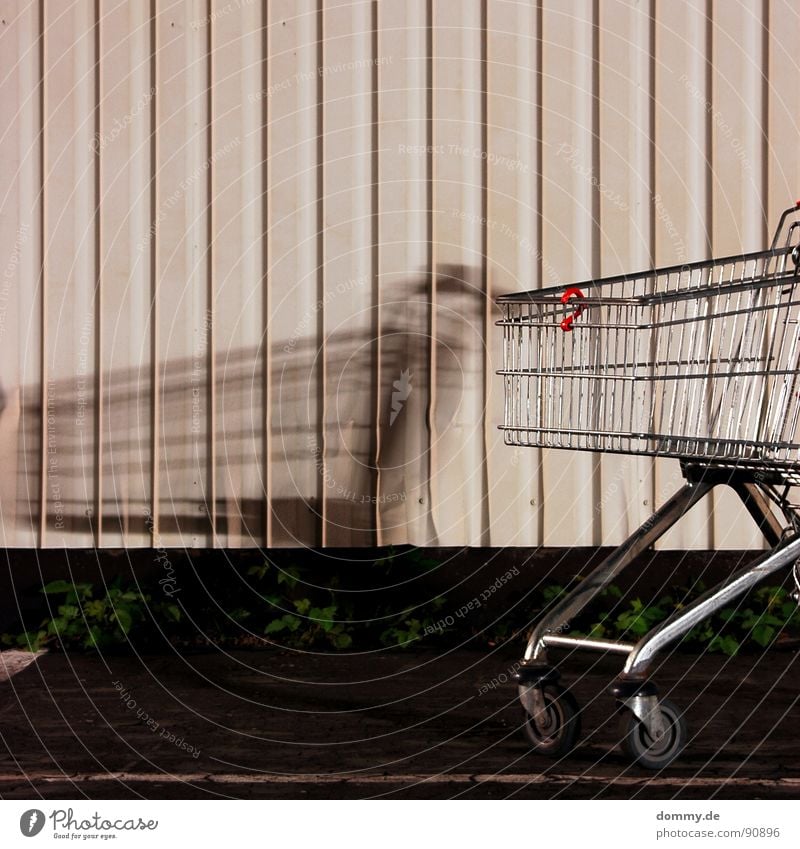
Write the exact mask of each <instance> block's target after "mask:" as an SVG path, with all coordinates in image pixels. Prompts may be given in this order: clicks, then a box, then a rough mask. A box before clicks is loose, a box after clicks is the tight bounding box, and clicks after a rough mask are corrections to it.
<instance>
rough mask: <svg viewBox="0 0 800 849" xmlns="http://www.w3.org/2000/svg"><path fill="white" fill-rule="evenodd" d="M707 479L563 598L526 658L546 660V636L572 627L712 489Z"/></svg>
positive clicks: (681, 493)
mask: <svg viewBox="0 0 800 849" xmlns="http://www.w3.org/2000/svg"><path fill="white" fill-rule="evenodd" d="M712 488H713V484H708V483H704V482H699V483H687V484H684V485H683V486H682V487H681V489H679V490H678V492H676V493H675V495H673V496H672V498H670V499H669V501H667V502H666V503H665V504H664V506H663V507H662V508H661V509H660V510H658V511H657V512H656V513H654V514H653V515H652V516H651V517H650V518H649V519H648V520H647V521H646V522H645V523H644V524H643V525H642V526H641V527H640V528H639V529H638V530H636V531H635V532H634V533H633V534H632V535H631V536H630V537H628V539H627V540H626V541H625V542H624V543H623V544H622V545H621V546H619V548H616V549H615V550H614V551H613V552H612V553H611V554H610V555H609V556H608V557H607V558H606V559H605V560H604V561H603V562H602V563H601V564H600V565H599V566H598V567H597V568H596V569H595V570H594V571H593V572H592V573H591V574H590V575H589V576H588V577H587V578H586V580H585V581H582V582H581V583H580V584H579V585H578V586H577V587H576V588H575V589H574V590H573V591H572V592H571V593H570V594H569V595H568V596H567V597H566V598H564V599H563V600H562V601H561V602H559V603H558V604H557V605H556V606H555V607H554V608H553V609H552V610H551V611H550V612H549V613H548V614H547V615H546V616H545V617H544V618H543V619H541V620H540V621H539V623H538V624H537V626H536V628H535V629H534V631H533V632H532V633H531V636H530V639H529V640H528V645H527V647H526V649H525V660H526V661H539V660H544V655H545V647H546V646H545V642H544V640H543V638H544V637H545V636H547V637H552V636H553V635H554V633H557V632H562V631H564V630H567V629H568V628H569V625H570V623H571V622H572V621H573V620H574V619H575V617H576V616H577V615H578V614H579V613H580V612H581V611H582V610H583V609H584V608H585V607H586V606H587V605H588V604H589V603H590V602H592V601H593V599H595V598H596V597H597V596H598V595H599V594H600V592H601V591H602V590H603V589H604V587H606V586H608V584H610V583H611V581H613V580H614V578H616V577H617V575H619V574H620V572H622V571H623V570H624V569H625V568H626V567H627V566H630V564H631V563H632V562H633V561H634V560H635V559H636V558H637V557H638V556H639V555H640V554H641V553H642V552H643V551H645V550H646V549H647V548H649V547H650V546H651V545H652V544H653V543H654V542H655V541H656V540H657V539H659V537H661V536H663V535H664V534H665V533H666V532H667V531H668V530H669V529H670V528H671V527H672V526H673V525H674V524H675V523H676V522H677V521H678V520H679V519H680V518H681V516H683V515H684V514H685V513H686V512H687V511H688V510H690V509H691V508H692V507H693V506H694V505H695V504H696V503H697V502H698V501H700V499H701V498H703V496H705V495H706V494H707V493H708V492H709V491H710V490H711V489H712Z"/></svg>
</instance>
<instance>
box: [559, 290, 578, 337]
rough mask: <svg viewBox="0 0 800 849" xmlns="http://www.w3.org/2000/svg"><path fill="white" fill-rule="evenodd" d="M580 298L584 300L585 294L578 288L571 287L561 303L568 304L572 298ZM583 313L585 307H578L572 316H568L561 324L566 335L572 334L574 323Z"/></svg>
mask: <svg viewBox="0 0 800 849" xmlns="http://www.w3.org/2000/svg"><path fill="white" fill-rule="evenodd" d="M573 297H578V298H583V297H584V295H583V292H581V290H580V289H579V288H578V287H577V286H570V287H569V288H568V289H567V291H566V292H564V294H563V295H562V296H561V303H562V304H566V303H567V302H568V301H569V299H570V298H573ZM582 312H583V307H578V309H576V310H575V312H573V313H572V315H568V316H566V318H564V319H563V320H562V322H561V329H562V330H563V331H564V333H571V332H572V322H573V321H575V319H576V318H577V317H578V316H579V315H580V314H581V313H582Z"/></svg>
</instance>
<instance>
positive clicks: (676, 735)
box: [619, 699, 687, 769]
mask: <svg viewBox="0 0 800 849" xmlns="http://www.w3.org/2000/svg"><path fill="white" fill-rule="evenodd" d="M659 705H660V707H661V714H662V715H663V717H664V722H665V723H666V725H667V731H666V733H665V734H664V736H663V737H662V738H661V740H658V741H657V742H654V741H653V738H652V737H651V736H650V735H649V734H648V733H647V728H646V727H645V725H644V723H643V722H642V721H641V720H640V719H637V718H636V716H635V715H634V714H633V712H632V711H630V710H627V709H626V710H623V712H622V718H621V721H620V728H619V730H620V737H621V741H620V747H621V748H622V751H623V752H624V753H625V755H627V756H628V758H629V759H630V760H632V761H633V762H634V763H636V764H638V765H639V766H641V767H644V768H645V769H663V768H664V767H665V766H668V765H669V764H671V763H672V762H673V761H674V760H675V758H677V757H678V755H679V754H680V753H681V752H682V751H683V747H684V746H685V745H686V738H687V731H686V722H685V720H684V718H683V715H682V714H681V711H680V709H679V708H678V706H677V705H676V704H675V703H674V702H671V701H670V700H669V699H663V700H662V701H660V702H659Z"/></svg>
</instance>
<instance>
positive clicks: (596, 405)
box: [498, 201, 800, 769]
mask: <svg viewBox="0 0 800 849" xmlns="http://www.w3.org/2000/svg"><path fill="white" fill-rule="evenodd" d="M799 268H800V201H799V202H798V204H797V206H796V207H794V208H791V209H788V210H786V211H785V212H784V213H783V215H782V216H781V219H780V223H779V225H778V229H777V232H776V233H775V238H774V239H773V242H772V245H771V247H770V249H769V250H765V251H760V252H757V253H749V254H744V255H741V256H732V257H726V258H724V259H713V260H708V261H704V262H695V263H691V264H688V265H682V266H672V267H669V268H658V269H651V270H649V271H644V272H641V273H638V274H625V275H619V276H616V277H607V278H603V279H599V280H590V281H588V282H585V283H579V284H576V285H573V286H569V287H566V288H564V287H559V288H549V289H543V290H539V291H531V292H523V293H518V294H512V295H505V296H503V297H500V298H498V304H499V305H500V307H501V308H502V311H503V318H502V320H501V321H499V322H498V325H500V326H501V327H502V328H503V337H504V346H503V348H504V354H503V356H504V362H503V369H502V370H501V371H500V372H499V374H501V375H502V376H503V380H504V383H505V398H504V405H505V412H504V423H503V425H502V429H503V431H504V436H505V442H506V444H508V445H516V446H534V447H539V448H566V449H571V450H582V451H599V452H612V453H623V454H641V455H647V456H652V457H674V458H677V459H678V460H679V461H680V466H681V471H682V473H683V477H684V479H685V482H684V485H683V486H682V488H681V489H680V490H679V491H678V492H677V493H675V495H673V496H672V497H671V498H670V499H669V500H668V501H667V502H666V503H665V504H664V505H663V506H662V507H661V508H660V509H659V510H658V511H657V512H656V513H654V514H653V515H652V516H651V517H650V518H649V519H648V520H647V521H646V522H645V523H644V524H643V525H642V526H641V527H640V528H639V529H638V530H637V531H636V532H635V533H633V534H632V536H630V537H629V538H628V539H627V540H626V541H625V542H624V543H623V544H622V545H621V546H619V548H617V549H616V550H615V551H614V552H613V553H612V554H611V555H609V556H608V557H607V558H606V559H605V560H604V561H603V563H601V565H600V566H598V567H597V568H596V569H595V570H594V571H593V572H591V574H590V575H589V576H588V577H587V578H586V579H585V580H583V581H581V582H580V583H579V584H578V585H577V587H576V589H574V590H573V591H572V592H571V593H569V594H568V595H567V596H566V597H564V598H563V599H562V600H560V601H559V602H558V603H556V604H555V605H554V606H553V607H552V608H551V609H549V610H548V611H547V612H546V613H545V615H543V616H542V618H541V619H540V620H539V621H537V622H536V623H535V625H534V627H533V629H532V632H531V635H530V639H529V641H528V645H527V649H526V651H525V657H524V660H523V662H522V664H521V666H520V669H519V672H518V675H517V682H518V686H519V696H520V700H521V702H522V705H523V707H524V709H525V725H524V727H525V733H526V737H527V739H528V741H529V743H530V744H531V745H532V746H533V748H534V749H535V750H536V751H538V752H541V753H543V754H547V755H551V756H560V755H563V754H564V753H566V752H567V751H569V750H570V749H571V748H572V747H573V746H574V745H575V743H576V740H577V738H578V735H579V733H580V717H579V711H578V705H577V703H576V701H575V699H574V697H573V696H572V694H571V693H569V692H568V691H567V690H565V689H564V688H563V687H561V686H560V685H559V684H558V677H559V676H558V672H557V670H556V669H555V667H554V666H552V665H551V664H550V663H549V662H548V656H547V652H548V649H551V648H561V649H568V650H589V651H597V652H615V653H619V654H621V655H624V657H625V662H624V667H623V670H622V673H621V674H620V675H619V677H618V678H617V679H616V681H615V682H614V684H613V686H612V694H613V695H614V697H615V698H616V700H617V702H618V706H619V709H620V714H621V721H622V726H621V741H622V749H623V751H624V752H625V753H626V754H627V755H628V756H629V757H630V758H631V759H632V760H633V761H635V762H636V763H638V764H639V765H641V766H643V767H647V768H651V769H660V768H662V767H664V766H666V765H667V764H668V763H670V762H671V761H672V760H673V759H674V758H675V757H677V755H678V754H679V753H680V751H681V750H682V748H683V746H684V744H685V741H686V736H687V730H686V724H685V720H684V718H683V716H682V714H681V711H680V710H679V709H678V708H677V707H676V705H675V704H673V703H672V702H671V701H669V700H667V699H659V697H658V692H657V689H656V687H655V685H654V684H653V682H652V681H650V680H648V671H649V670H650V668H651V666H652V664H653V661H654V659H655V658H656V656H657V655H658V654H659V652H661V651H663V650H664V649H665V648H667V647H668V646H670V645H673V644H674V643H675V642H676V641H678V640H680V639H681V638H682V637H683V636H684V635H685V634H686V633H687V632H688V631H689V630H690V629H691V628H693V627H694V626H695V625H697V624H698V623H699V622H701V621H702V620H704V619H706V618H707V617H708V616H710V615H711V614H712V613H714V612H715V611H717V610H719V609H720V608H722V607H723V606H725V605H727V604H729V603H730V602H731V601H732V600H733V599H735V598H737V597H738V596H741V595H742V594H743V593H745V592H747V591H748V590H749V589H750V588H751V587H753V586H754V585H755V584H757V583H758V582H760V581H762V580H764V579H765V578H767V577H768V576H770V575H772V574H773V573H775V572H777V571H779V570H781V569H787V568H790V567H792V564H795V566H794V573H795V582H796V583H797V582H798V567H797V565H796V564H797V561H798V558H799V557H800V515H798V512H796V510H795V508H794V507H793V506H792V504H791V503H790V501H789V498H790V495H791V487H792V486H795V485H798V484H800V433H798V418H800V365H798V363H799V362H800V286H799V285H798V269H799ZM723 484H724V485H726V486H729V487H731V488H732V489H733V490H734V491H735V492H736V493H737V494H738V495H739V496H740V498H741V500H742V501H743V503H744V506H745V507H746V508H747V510H748V512H749V513H750V515H752V517H753V518H754V519H755V521H756V523H757V524H758V527H759V528H760V529H761V531H762V532H763V534H764V536H765V538H766V540H767V541H768V544H769V546H771V548H770V550H769V551H767V552H766V553H764V554H762V555H761V556H759V557H757V558H756V559H755V561H754V562H753V563H752V564H751V565H749V566H748V567H747V568H745V569H742V570H741V571H739V572H737V573H735V574H733V575H732V576H731V577H730V578H729V579H728V580H726V581H725V582H724V583H722V584H720V585H719V586H717V587H715V588H713V589H712V590H710V591H709V592H707V593H705V594H704V595H703V596H701V597H700V598H698V599H697V600H696V601H694V602H692V603H690V604H687V605H686V606H685V607H683V608H682V609H680V610H676V611H675V612H674V613H673V614H672V615H671V616H670V617H669V618H668V619H667V620H666V621H665V622H664V623H663V624H661V625H658V626H657V627H655V628H653V629H652V630H651V631H650V632H649V633H647V634H646V635H645V636H644V637H642V638H641V639H640V640H639V641H638V642H636V643H633V642H631V643H627V642H618V641H611V640H603V639H592V638H587V637H580V636H574V635H573V636H570V635H569V633H564V632H565V630H568V629H569V623H571V622H574V621H575V617H576V616H577V615H578V614H579V613H580V612H581V611H582V610H583V609H584V608H585V607H586V606H587V605H588V604H589V603H590V602H591V601H592V600H593V599H595V598H597V596H598V594H600V593H601V592H602V590H603V589H604V587H606V586H607V585H608V584H609V583H610V582H611V581H612V580H614V579H615V578H616V577H617V576H618V575H619V574H620V573H621V572H622V571H623V570H624V569H625V568H626V567H628V566H630V565H631V563H632V562H633V561H634V560H635V559H636V558H637V556H638V555H640V554H641V553H642V552H643V551H645V549H647V548H648V547H649V546H651V545H652V544H653V543H654V542H655V541H656V540H657V539H659V537H661V536H662V535H663V534H664V533H665V532H666V531H667V530H668V529H669V528H671V527H672V526H673V525H674V524H675V523H676V522H677V521H678V520H679V519H680V518H681V517H682V516H683V515H684V514H685V513H686V512H687V511H688V510H689V509H690V508H691V507H692V506H694V505H695V504H697V502H699V501H700V500H701V499H702V498H704V497H705V496H706V495H708V493H709V492H711V490H712V489H714V487H717V486H719V485H723ZM797 586H798V588H799V589H800V584H797Z"/></svg>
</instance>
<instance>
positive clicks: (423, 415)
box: [0, 0, 800, 547]
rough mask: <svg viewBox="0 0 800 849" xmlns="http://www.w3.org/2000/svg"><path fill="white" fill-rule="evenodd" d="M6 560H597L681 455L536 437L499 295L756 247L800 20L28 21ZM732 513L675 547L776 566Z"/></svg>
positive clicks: (12, 212)
mask: <svg viewBox="0 0 800 849" xmlns="http://www.w3.org/2000/svg"><path fill="white" fill-rule="evenodd" d="M0 18H1V19H2V23H1V24H0V64H1V65H2V67H0V105H1V106H2V114H3V116H4V121H3V125H2V128H0V129H1V130H2V156H1V157H0V173H1V174H2V177H1V178H0V193H1V196H2V206H1V207H0V263H2V268H3V271H2V275H3V276H2V280H0V344H1V345H2V357H0V387H1V388H2V399H1V400H2V404H3V409H2V413H0V454H1V456H2V474H1V475H0V507H1V508H2V515H1V516H0V518H1V519H2V544H3V545H6V546H46V547H59V546H71V547H75V546H90V545H100V546H109V547H116V546H122V545H126V546H147V545H156V546H162V545H163V546H178V545H180V546H190V547H206V546H251V545H263V544H269V545H280V546H287V545H328V546H339V545H372V544H375V543H390V542H394V543H401V542H413V543H417V544H420V545H422V544H435V545H484V544H491V545H531V546H533V545H538V544H546V545H589V544H597V543H600V542H605V543H612V542H617V541H619V540H620V539H622V538H623V537H624V535H625V534H626V533H627V532H628V531H630V530H631V529H632V528H633V527H634V526H635V525H636V524H637V523H639V522H640V521H643V520H644V519H645V518H646V516H647V515H649V514H650V512H651V511H652V509H653V506H654V504H658V503H659V502H660V501H663V500H664V498H665V497H666V496H667V495H669V494H670V493H671V491H672V490H673V489H674V488H675V487H676V486H677V483H678V480H679V473H678V469H677V464H676V463H671V462H667V461H664V462H656V463H653V462H652V461H650V460H647V459H641V458H635V457H633V458H622V459H620V458H610V457H594V456H592V455H580V456H579V455H564V454H562V453H559V452H549V453H545V454H540V452H538V451H534V450H527V451H514V450H513V449H510V448H505V447H504V446H503V445H502V441H501V438H500V434H499V433H498V431H497V430H496V427H495V426H496V424H497V423H498V422H499V421H500V418H501V409H502V408H501V398H500V391H499V390H500V389H501V384H500V381H499V380H496V379H494V378H493V370H494V369H495V368H496V367H497V363H498V358H499V354H500V351H499V341H500V335H499V333H497V332H495V329H494V327H493V321H494V319H495V312H494V308H493V306H492V298H493V296H495V295H497V294H499V293H503V292H509V291H513V290H518V289H527V288H533V287H538V286H541V285H552V284H556V283H565V282H568V281H570V280H572V279H574V278H585V277H587V276H589V275H598V274H607V273H612V272H617V271H621V270H633V269H636V268H642V267H647V266H649V265H651V264H652V263H654V262H656V263H661V264H663V263H673V262H681V261H684V260H689V259H699V258H704V257H706V256H709V255H713V254H725V253H731V252H735V251H737V250H739V249H740V248H744V249H747V250H750V249H757V248H759V247H762V246H764V245H765V243H766V242H767V241H768V238H767V233H768V229H769V227H770V226H772V223H773V222H774V221H775V219H776V218H777V215H778V213H779V211H780V210H781V209H782V208H783V207H784V206H786V205H788V204H789V203H790V202H791V201H792V200H793V199H794V196H795V194H796V193H797V192H798V190H800V179H798V177H799V176H800V174H799V173H798V171H799V166H800V157H799V156H798V152H799V151H800V146H799V145H798V139H799V138H800V136H799V135H798V114H800V110H799V109H798V107H799V106H800V102H799V101H800V85H798V79H799V77H798V66H797V60H796V57H797V45H798V43H800V18H799V17H798V7H797V5H796V4H795V3H792V2H789V0H785V1H784V0H775V2H768V0H727V2H724V3H723V2H722V0H675V2H656V0H641V2H633V1H632V0H630V2H622V0H603V2H600V0H594V2H591V0H575V2H567V0H546V2H534V0H530V2H511V1H510V0H485V1H484V2H479V0H347V1H346V2H345V1H344V0H342V2H336V0H316V1H314V0H269V2H263V0H174V1H173V2H170V0H39V2H29V0H2V2H0ZM740 516H741V514H740V513H739V512H738V510H737V509H736V508H735V505H734V504H733V502H732V501H731V500H730V499H729V498H727V497H725V496H723V497H718V499H717V501H716V503H715V505H714V508H713V510H712V509H711V507H710V506H709V507H708V508H706V507H703V506H701V507H698V508H696V510H695V511H694V513H693V514H692V515H691V516H690V517H687V521H685V522H684V523H683V525H682V526H680V527H679V529H678V530H676V531H675V532H673V533H672V534H671V535H670V537H669V538H668V540H667V544H668V545H671V546H680V547H707V546H712V545H717V546H734V547H743V546H748V545H759V544H760V542H759V541H758V539H757V535H756V534H755V533H754V532H751V530H750V527H749V525H748V523H747V521H746V520H744V521H742V522H739V518H740Z"/></svg>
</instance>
